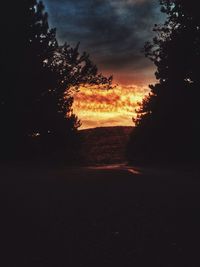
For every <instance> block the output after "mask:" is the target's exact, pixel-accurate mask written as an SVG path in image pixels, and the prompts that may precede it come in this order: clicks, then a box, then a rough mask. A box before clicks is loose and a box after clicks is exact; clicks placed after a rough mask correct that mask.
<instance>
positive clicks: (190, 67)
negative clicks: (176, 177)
mask: <svg viewBox="0 0 200 267" xmlns="http://www.w3.org/2000/svg"><path fill="white" fill-rule="evenodd" d="M160 4H161V11H162V12H164V13H165V14H166V15H167V18H166V21H165V23H164V24H162V25H155V28H154V31H155V32H156V36H155V38H154V39H153V41H152V42H148V43H146V45H145V48H144V52H145V55H146V57H148V58H149V59H150V60H152V61H153V63H154V64H155V65H156V68H157V71H156V73H155V75H156V79H157V80H158V82H157V83H156V84H155V85H150V90H151V91H150V94H149V96H148V97H147V98H145V99H144V101H143V102H142V104H141V107H140V108H139V110H138V111H137V112H138V116H137V118H136V119H135V124H136V127H135V128H134V131H133V132H132V135H131V138H130V143H129V149H128V157H129V159H130V160H132V161H133V160H136V159H139V160H141V159H143V160H150V159H152V160H166V159H167V160H176V161H177V160H189V159H199V151H200V150H199V149H200V141H199V134H200V122H199V115H200V114H199V109H198V105H199V104H198V102H199V97H200V91H199V88H200V73H199V63H200V18H199V14H198V8H197V3H196V2H195V1H184V0H173V1H169V0H161V1H160Z"/></svg>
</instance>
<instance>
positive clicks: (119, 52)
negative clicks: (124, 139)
mask: <svg viewBox="0 0 200 267" xmlns="http://www.w3.org/2000/svg"><path fill="white" fill-rule="evenodd" d="M44 3H45V4H46V8H47V11H48V13H49V21H50V25H51V26H52V27H56V28H57V37H58V40H59V42H60V43H63V42H65V41H66V42H67V43H69V44H70V45H72V46H73V45H75V44H76V43H77V42H79V41H80V43H81V46H80V49H81V51H86V52H88V53H89V54H90V56H91V59H92V60H93V62H95V64H97V66H98V69H99V71H100V72H102V73H103V74H105V75H113V76H114V83H115V84H117V86H116V87H115V89H113V90H109V91H105V90H104V91H103V90H101V89H97V88H80V92H79V93H78V94H77V95H76V96H75V103H74V112H75V113H76V114H77V115H78V117H79V118H80V119H81V121H82V129H83V128H91V127H97V126H114V125H133V122H132V117H133V116H134V114H135V109H136V108H137V106H138V102H139V101H141V100H142V98H143V96H144V95H145V94H146V93H148V84H149V83H152V82H154V67H153V65H152V63H151V62H150V61H149V60H148V59H146V58H145V57H144V55H143V53H142V52H141V50H142V49H143V46H144V43H145V42H146V41H148V40H151V38H152V36H153V32H152V28H153V26H154V24H155V23H159V22H160V21H162V19H163V17H162V16H161V13H160V10H159V6H158V1H157V0H44Z"/></svg>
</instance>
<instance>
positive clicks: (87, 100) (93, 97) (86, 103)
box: [73, 85, 149, 129]
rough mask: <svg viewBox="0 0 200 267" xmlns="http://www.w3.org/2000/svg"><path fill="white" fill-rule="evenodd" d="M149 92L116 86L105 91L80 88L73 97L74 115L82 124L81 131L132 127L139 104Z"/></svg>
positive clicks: (142, 87)
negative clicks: (103, 127) (106, 127)
mask: <svg viewBox="0 0 200 267" xmlns="http://www.w3.org/2000/svg"><path fill="white" fill-rule="evenodd" d="M148 92H149V90H148V88H147V87H146V86H140V87H139V86H135V85H131V86H123V87H122V86H116V87H115V88H113V89H110V90H105V89H101V88H97V87H95V86H93V87H81V88H80V90H79V92H78V93H77V94H76V95H75V96H74V105H73V110H74V113H75V114H77V115H78V117H79V118H80V120H81V122H82V126H81V129H86V128H93V127H102V126H120V125H124V126H133V121H132V118H133V117H134V116H135V115H136V114H135V109H137V107H138V105H139V102H141V100H142V99H143V97H144V96H145V95H146V94H147V93H148Z"/></svg>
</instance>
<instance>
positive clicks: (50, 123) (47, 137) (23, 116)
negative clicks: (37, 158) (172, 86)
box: [0, 0, 112, 154]
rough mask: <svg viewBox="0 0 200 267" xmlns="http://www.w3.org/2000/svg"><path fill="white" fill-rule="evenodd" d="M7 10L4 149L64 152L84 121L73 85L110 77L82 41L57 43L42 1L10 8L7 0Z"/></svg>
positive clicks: (3, 60)
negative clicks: (100, 69) (82, 46)
mask: <svg viewBox="0 0 200 267" xmlns="http://www.w3.org/2000/svg"><path fill="white" fill-rule="evenodd" d="M4 9H5V10H6V9H7V10H9V11H10V13H9V15H10V16H9V20H8V19H7V20H5V18H4V19H3V20H2V21H1V25H2V28H3V34H4V36H5V42H4V43H3V44H1V63H0V64H1V72H2V74H3V75H2V77H3V84H5V85H3V86H1V95H0V97H1V101H0V114H1V123H2V131H1V143H2V147H4V149H2V153H5V152H6V151H8V153H10V151H12V152H13V153H14V152H15V153H17V154H18V151H22V150H23V148H24V149H25V151H26V152H29V153H33V151H35V149H36V146H38V149H39V151H41V149H42V151H43V152H49V151H50V150H51V151H52V152H53V153H55V150H58V151H59V149H61V148H63V151H64V148H65V149H66V147H69V146H71V145H72V144H73V143H74V142H75V141H74V142H73V140H77V139H76V136H77V129H78V127H79V126H80V121H79V120H78V118H77V117H76V116H75V114H73V110H72V104H73V97H72V95H71V88H72V87H73V88H75V89H74V90H76V89H77V88H78V86H79V85H80V84H87V83H89V84H101V83H103V84H106V85H108V86H109V85H110V84H111V80H112V78H111V77H109V78H106V77H104V76H103V75H101V74H98V72H97V68H96V66H95V65H94V64H93V63H92V62H91V60H90V59H89V55H87V54H86V53H83V54H82V55H80V54H79V51H78V50H79V44H78V45H77V46H76V47H75V48H71V47H70V46H68V45H67V44H64V45H62V46H60V45H59V44H58V42H57V40H56V30H55V29H50V28H49V24H48V15H47V13H46V12H45V7H44V5H43V3H42V2H37V1H36V0H26V1H25V0H22V1H20V3H12V9H11V8H9V3H8V4H6V3H4ZM31 148H32V150H31ZM3 151H4V152H3ZM23 153H24V152H23Z"/></svg>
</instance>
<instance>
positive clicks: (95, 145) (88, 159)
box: [80, 126, 132, 165]
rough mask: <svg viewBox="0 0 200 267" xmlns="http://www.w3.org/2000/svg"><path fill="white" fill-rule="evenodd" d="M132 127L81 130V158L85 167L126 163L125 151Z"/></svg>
mask: <svg viewBox="0 0 200 267" xmlns="http://www.w3.org/2000/svg"><path fill="white" fill-rule="evenodd" d="M131 131H132V127H126V126H116V127H99V128H94V129H86V130H81V131H80V134H81V137H82V140H83V145H82V157H83V159H84V163H85V164H86V165H98V164H114V163H122V162H125V161H126V158H125V149H126V144H127V141H128V139H129V135H130V132H131Z"/></svg>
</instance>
